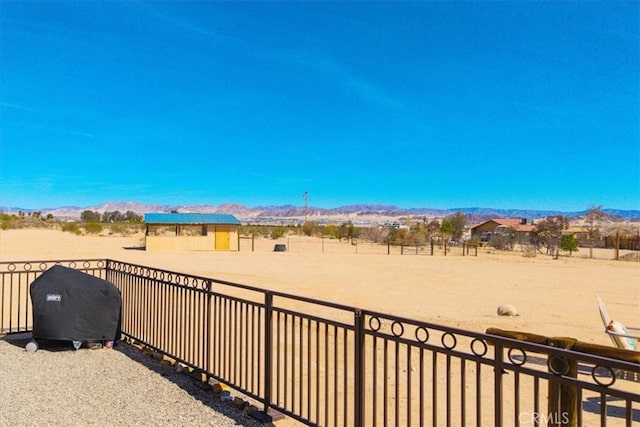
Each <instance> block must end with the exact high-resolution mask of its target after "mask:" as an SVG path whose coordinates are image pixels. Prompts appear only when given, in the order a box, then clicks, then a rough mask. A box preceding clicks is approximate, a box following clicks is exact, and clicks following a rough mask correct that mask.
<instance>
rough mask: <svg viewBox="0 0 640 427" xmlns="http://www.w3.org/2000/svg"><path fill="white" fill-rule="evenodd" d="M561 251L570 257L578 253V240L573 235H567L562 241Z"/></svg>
mask: <svg viewBox="0 0 640 427" xmlns="http://www.w3.org/2000/svg"><path fill="white" fill-rule="evenodd" d="M560 249H561V250H563V251H566V252H569V256H571V254H573V253H574V252H578V239H577V238H576V236H574V235H573V234H565V235H564V236H562V238H561V239H560Z"/></svg>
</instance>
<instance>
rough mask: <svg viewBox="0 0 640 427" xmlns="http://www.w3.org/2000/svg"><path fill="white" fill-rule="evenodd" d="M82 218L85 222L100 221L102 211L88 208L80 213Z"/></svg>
mask: <svg viewBox="0 0 640 427" xmlns="http://www.w3.org/2000/svg"><path fill="white" fill-rule="evenodd" d="M80 220H81V221H83V222H100V212H96V211H91V210H88V209H87V210H85V211H82V213H80Z"/></svg>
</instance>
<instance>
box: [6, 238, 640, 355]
mask: <svg viewBox="0 0 640 427" xmlns="http://www.w3.org/2000/svg"><path fill="white" fill-rule="evenodd" d="M275 243H285V244H287V245H288V249H289V251H288V252H285V253H282V252H273V247H274V244H275ZM142 244H143V237H142V236H141V235H136V236H129V237H93V236H76V235H73V234H71V233H64V232H61V231H53V230H2V231H0V260H1V261H24V260H65V259H87V258H112V259H116V260H121V261H126V262H131V263H136V264H141V265H146V266H151V267H155V268H162V269H167V270H173V271H178V272H184V273H192V274H198V275H204V276H207V277H211V278H216V279H222V280H228V281H233V282H238V283H243V284H247V285H254V286H258V287H262V288H265V289H273V290H278V291H283V292H287V293H291V294H294V295H304V296H308V297H312V298H318V299H323V300H329V301H333V302H338V303H342V304H345V305H350V306H356V307H361V308H366V309H372V310H377V311H383V312H387V313H391V314H398V315H402V316H405V317H410V318H415V319H420V320H425V321H428V322H433V323H439V324H443V325H447V326H455V327H461V328H464V329H469V330H473V331H479V332H484V331H485V330H486V329H487V328H489V327H498V328H503V329H514V330H520V331H526V332H533V333H537V334H542V335H549V336H570V337H574V338H577V339H579V340H582V341H587V342H593V343H599V344H604V345H609V344H610V341H609V338H608V337H607V336H606V335H605V334H604V333H603V332H602V323H601V320H600V316H599V314H598V310H597V306H596V301H595V295H596V294H599V295H600V296H601V297H602V299H603V300H604V301H605V303H606V305H607V309H608V311H609V314H610V316H611V317H612V318H615V319H617V320H619V321H621V322H623V323H625V324H628V325H633V326H636V325H640V263H639V262H623V261H613V260H606V259H586V258H584V256H586V254H587V252H588V250H587V249H583V250H582V252H579V254H580V256H578V255H577V254H576V255H574V256H573V257H566V256H565V257H561V258H560V259H559V260H553V259H552V258H551V257H548V256H544V255H538V256H536V257H534V258H529V257H524V256H523V255H522V253H520V252H505V253H499V252H496V251H486V250H481V251H480V252H479V254H478V256H477V257H475V256H464V257H463V256H461V253H462V249H461V248H453V249H452V252H451V253H450V254H449V255H448V256H446V257H445V256H443V254H442V252H438V251H436V254H435V255H434V256H429V255H417V256H416V255H406V254H405V255H400V254H399V251H398V250H397V249H396V250H395V252H394V251H392V255H387V248H386V246H378V245H366V244H362V243H361V244H359V245H358V246H357V247H355V246H353V245H351V244H349V243H345V242H342V243H339V242H337V241H335V240H333V241H332V240H326V241H324V242H322V241H321V240H320V239H312V238H303V237H297V236H291V237H289V238H284V239H282V240H280V241H274V240H269V239H257V240H256V241H255V250H254V251H253V252H252V251H251V241H250V240H245V239H242V241H241V251H240V252H178V253H175V252H174V253H169V252H155V253H154V252H146V251H143V250H139V249H134V248H136V247H140V246H141V245H142ZM425 249H426V251H424V252H423V251H421V252H420V253H428V252H429V250H428V248H425ZM356 251H357V253H356ZM583 252H584V253H583ZM405 253H410V254H415V249H414V248H411V249H405ZM605 256H606V255H605ZM501 304H511V305H513V306H515V307H516V308H517V310H518V312H519V314H520V315H519V316H517V317H499V316H497V314H496V309H497V307H498V306H499V305H501Z"/></svg>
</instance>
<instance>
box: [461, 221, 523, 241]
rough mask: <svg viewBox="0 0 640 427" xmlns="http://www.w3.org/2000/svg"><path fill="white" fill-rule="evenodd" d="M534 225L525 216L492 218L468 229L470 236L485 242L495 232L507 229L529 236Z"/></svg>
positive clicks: (520, 235)
mask: <svg viewBox="0 0 640 427" xmlns="http://www.w3.org/2000/svg"><path fill="white" fill-rule="evenodd" d="M534 228H535V226H534V225H533V220H530V219H527V218H493V219H490V220H488V221H485V222H481V223H480V224H476V225H474V226H472V227H470V228H469V229H470V230H471V237H472V238H474V237H475V238H477V239H480V241H484V242H486V241H487V240H489V238H490V237H491V236H492V235H493V234H495V233H500V232H504V231H506V230H507V229H513V230H515V232H516V235H518V236H519V237H525V236H529V235H530V234H531V233H532V232H533V230H534Z"/></svg>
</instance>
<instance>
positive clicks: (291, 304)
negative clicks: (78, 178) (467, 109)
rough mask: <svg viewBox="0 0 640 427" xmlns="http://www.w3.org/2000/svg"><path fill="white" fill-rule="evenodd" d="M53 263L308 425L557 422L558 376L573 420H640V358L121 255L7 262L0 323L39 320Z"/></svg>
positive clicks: (202, 366) (166, 347)
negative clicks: (36, 300) (41, 280)
mask: <svg viewBox="0 0 640 427" xmlns="http://www.w3.org/2000/svg"><path fill="white" fill-rule="evenodd" d="M55 264H62V265H65V266H68V267H71V268H76V269H79V270H82V271H85V272H87V273H89V274H92V275H94V276H97V277H102V278H105V279H106V280H108V281H110V282H112V283H113V284H114V285H116V286H117V287H118V289H120V291H121V293H122V298H123V306H122V332H123V334H124V335H125V337H127V338H128V339H130V340H132V341H135V342H138V343H141V344H143V345H146V346H149V347H150V348H153V349H155V350H157V351H159V352H161V353H163V354H164V355H166V356H168V357H170V358H173V359H175V360H176V361H177V362H180V363H182V364H184V365H185V366H188V367H190V368H192V369H196V370H197V371H199V372H202V373H203V374H204V375H205V377H206V380H209V379H210V378H213V379H217V380H219V381H222V382H224V383H227V384H228V385H230V386H231V387H232V388H234V389H236V390H237V391H239V392H242V393H244V394H245V395H247V396H249V397H252V398H254V399H256V400H258V401H259V402H261V403H262V406H263V409H264V410H265V411H267V410H269V409H272V408H273V409H277V410H279V411H281V412H283V413H285V414H286V415H288V416H290V417H292V418H293V419H295V420H298V421H300V422H302V423H304V424H308V425H318V426H358V427H360V426H394V427H399V426H441V425H442V426H478V427H479V426H502V425H514V426H518V425H522V426H525V425H553V424H562V423H563V422H564V420H565V419H566V418H565V416H568V415H566V414H564V413H554V411H556V412H557V409H553V408H554V407H553V406H551V405H550V403H549V402H550V399H551V400H552V399H553V396H552V394H553V392H551V391H549V390H552V389H553V387H555V386H559V387H565V388H567V387H568V388H571V389H574V390H576V396H577V398H576V400H577V402H578V404H577V405H576V410H577V414H576V415H577V417H576V420H577V422H576V423H575V425H578V426H587V425H627V426H630V425H633V424H634V423H640V394H639V393H638V379H640V364H638V363H631V362H622V361H619V360H614V359H609V358H605V357H600V356H594V355H589V354H585V353H576V352H573V351H570V350H564V349H561V348H556V347H550V346H546V345H540V344H534V343H526V342H522V341H515V340H512V339H508V338H502V337H498V336H496V335H490V334H481V333H475V332H470V331H465V330H460V329H456V328H449V327H444V326H442V325H436V324H431V323H426V322H421V321H417V320H414V319H407V318H403V317H399V316H393V315H390V314H387V313H378V312H372V311H366V310H361V309H355V308H352V307H346V306H341V305H339V304H332V303H328V302H323V301H317V300H312V299H309V298H304V297H298V296H293V295H288V294H282V293H277V292H272V291H264V290H261V289H258V288H254V287H250V286H245V285H241V284H235V283H230V282H224V281H218V280H214V279H210V278H204V277H198V276H192V275H187V274H182V273H176V272H171V271H165V270H159V269H155V268H150V267H143V266H138V265H133V264H128V263H123V262H119V261H114V260H72V261H31V262H0V281H1V283H0V291H1V292H2V301H1V303H0V330H1V332H2V333H16V332H24V331H30V330H31V328H32V318H31V317H32V315H33V313H32V309H31V302H30V297H29V285H30V284H31V283H32V282H33V280H35V279H36V278H37V277H39V276H40V275H41V274H42V273H43V272H44V271H46V270H47V269H48V268H49V267H51V266H53V265H55ZM552 358H553V360H559V359H562V360H566V361H567V363H569V362H570V363H571V364H572V366H573V365H575V366H577V367H578V368H577V372H575V371H572V372H571V373H570V374H569V373H567V372H563V371H562V370H558V369H553V365H552V364H550V362H549V361H550V360H552ZM622 374H624V375H622ZM628 378H635V381H633V380H631V381H629V380H628ZM552 386H553V387H552Z"/></svg>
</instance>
